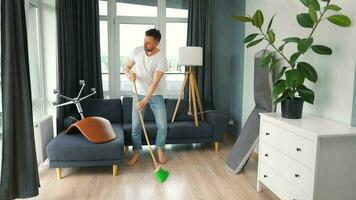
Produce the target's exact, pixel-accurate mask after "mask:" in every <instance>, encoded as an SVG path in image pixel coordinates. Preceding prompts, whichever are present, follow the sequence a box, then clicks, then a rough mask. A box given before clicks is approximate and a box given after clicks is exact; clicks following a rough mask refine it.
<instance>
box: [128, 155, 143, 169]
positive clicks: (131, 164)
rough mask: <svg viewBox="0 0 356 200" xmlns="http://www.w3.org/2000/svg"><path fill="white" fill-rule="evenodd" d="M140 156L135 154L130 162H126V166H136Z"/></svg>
mask: <svg viewBox="0 0 356 200" xmlns="http://www.w3.org/2000/svg"><path fill="white" fill-rule="evenodd" d="M139 158H140V155H139V154H138V153H134V155H133V156H132V157H131V159H130V160H129V161H127V162H126V165H127V166H129V167H132V166H134V165H135V164H136V162H137V161H138V160H139Z"/></svg>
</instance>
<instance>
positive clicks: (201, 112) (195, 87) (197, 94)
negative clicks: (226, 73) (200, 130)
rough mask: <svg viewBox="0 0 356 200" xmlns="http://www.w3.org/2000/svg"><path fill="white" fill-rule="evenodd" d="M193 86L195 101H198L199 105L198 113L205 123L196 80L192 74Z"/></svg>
mask: <svg viewBox="0 0 356 200" xmlns="http://www.w3.org/2000/svg"><path fill="white" fill-rule="evenodd" d="M192 77H193V82H194V83H193V84H194V90H195V93H196V97H197V100H198V105H199V112H200V115H201V119H202V120H203V121H205V118H204V113H203V105H202V103H201V99H200V92H199V88H198V85H197V79H196V78H195V76H194V74H193V76H192Z"/></svg>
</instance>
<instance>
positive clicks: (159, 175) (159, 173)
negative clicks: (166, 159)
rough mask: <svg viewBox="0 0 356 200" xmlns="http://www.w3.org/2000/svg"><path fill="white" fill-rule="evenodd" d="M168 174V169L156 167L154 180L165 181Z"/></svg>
mask: <svg viewBox="0 0 356 200" xmlns="http://www.w3.org/2000/svg"><path fill="white" fill-rule="evenodd" d="M168 176H169V171H167V170H165V169H163V168H162V167H159V168H157V170H156V171H155V177H156V180H157V181H158V182H160V183H163V182H165V181H166V180H167V178H168Z"/></svg>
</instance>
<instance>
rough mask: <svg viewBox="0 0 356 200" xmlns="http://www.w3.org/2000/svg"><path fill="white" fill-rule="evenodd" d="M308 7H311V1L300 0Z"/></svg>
mask: <svg viewBox="0 0 356 200" xmlns="http://www.w3.org/2000/svg"><path fill="white" fill-rule="evenodd" d="M300 1H301V2H302V3H303V4H304V5H305V6H306V7H309V4H310V0H300Z"/></svg>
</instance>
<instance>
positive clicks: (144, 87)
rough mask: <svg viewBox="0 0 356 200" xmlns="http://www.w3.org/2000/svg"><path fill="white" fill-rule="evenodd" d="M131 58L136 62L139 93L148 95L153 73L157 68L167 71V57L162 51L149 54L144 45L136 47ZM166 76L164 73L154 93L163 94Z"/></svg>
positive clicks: (135, 69)
mask: <svg viewBox="0 0 356 200" xmlns="http://www.w3.org/2000/svg"><path fill="white" fill-rule="evenodd" d="M130 60H131V61H133V62H134V63H135V64H134V66H133V71H134V72H135V73H136V86H137V93H138V94H141V95H146V94H147V91H148V88H149V87H150V85H151V84H152V82H153V74H154V72H155V71H156V70H158V71H161V72H163V73H166V71H167V65H168V64H167V59H166V57H165V56H164V55H163V53H162V52H161V51H159V52H157V53H156V54H154V55H152V56H147V55H146V52H145V49H144V47H143V46H140V47H136V48H135V49H134V50H133V52H132V54H131V56H130ZM165 79H166V76H165V75H163V76H162V78H161V80H160V82H159V84H158V86H157V88H156V90H155V91H154V93H153V95H163V94H164V90H165V82H166V80H165ZM133 92H135V91H133Z"/></svg>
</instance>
